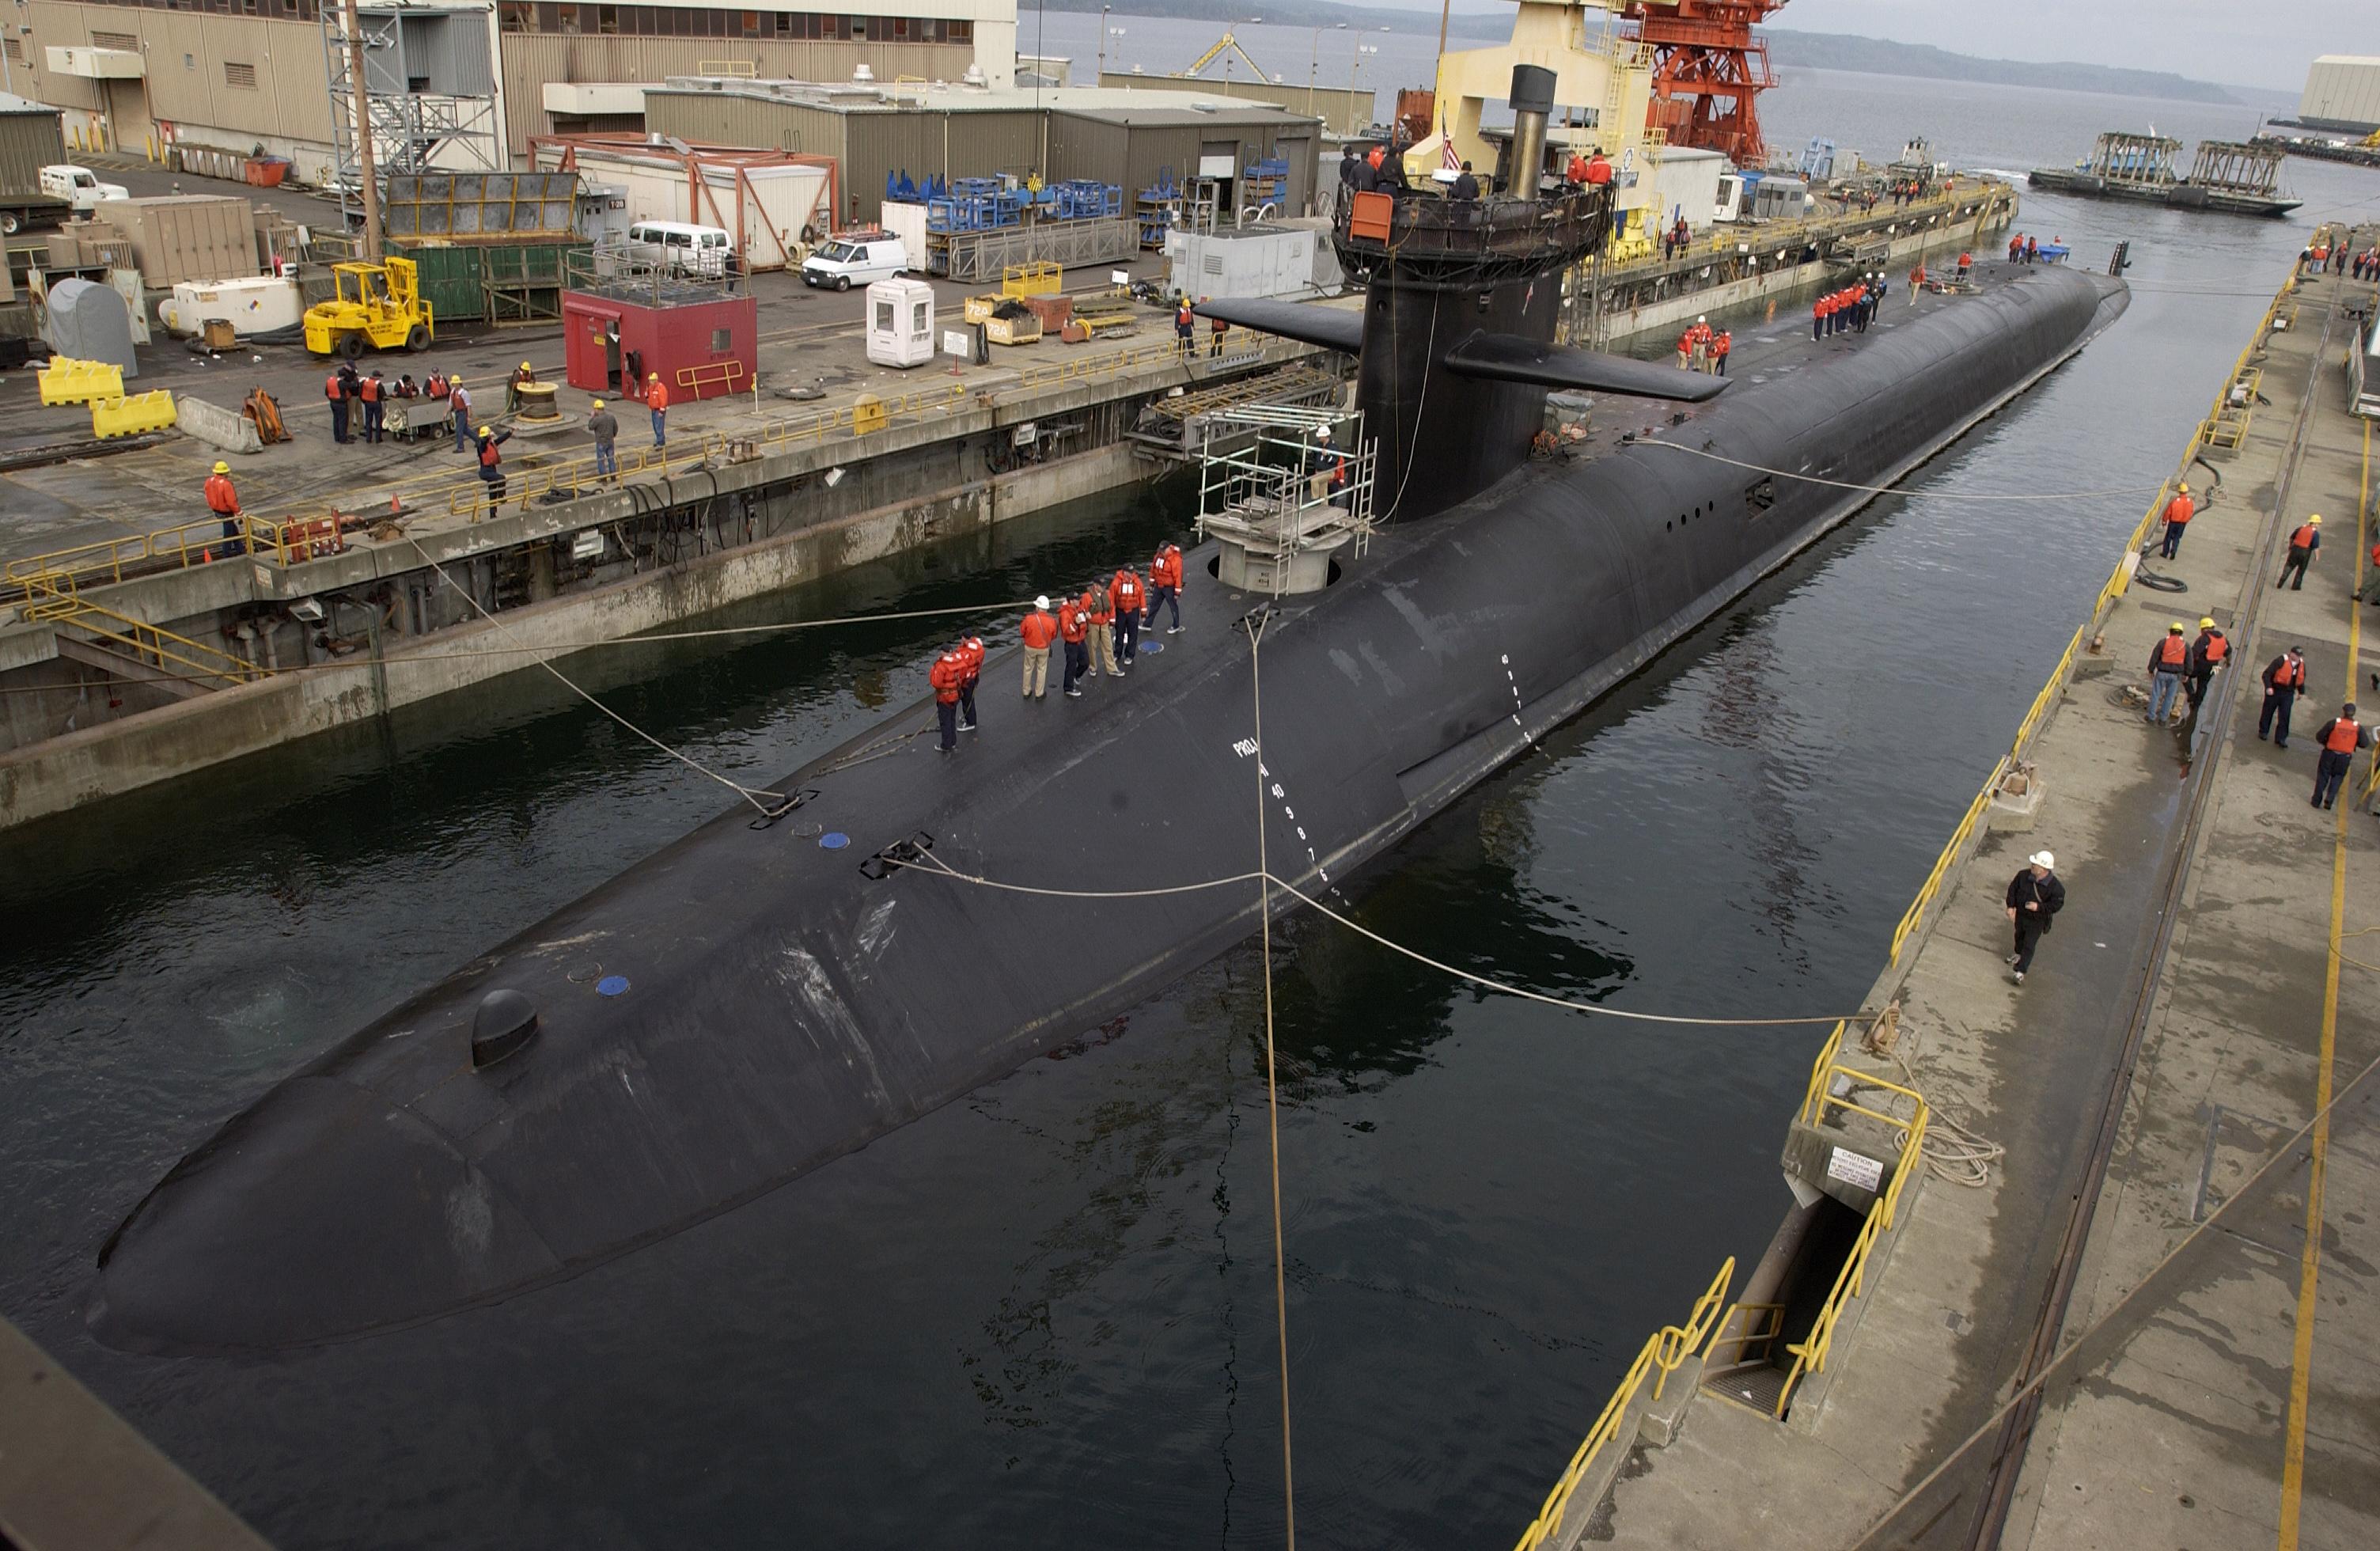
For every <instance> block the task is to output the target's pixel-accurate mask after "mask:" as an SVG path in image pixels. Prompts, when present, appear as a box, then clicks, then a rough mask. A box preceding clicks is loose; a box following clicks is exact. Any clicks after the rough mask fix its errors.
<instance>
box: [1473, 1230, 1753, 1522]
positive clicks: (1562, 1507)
mask: <svg viewBox="0 0 2380 1551" xmlns="http://www.w3.org/2000/svg"><path fill="white" fill-rule="evenodd" d="M1734 1281H1735V1257H1734V1256H1733V1255H1730V1256H1728V1258H1727V1262H1726V1264H1725V1265H1722V1266H1720V1267H1719V1268H1718V1275H1717V1276H1715V1277H1713V1278H1711V1283H1710V1286H1709V1287H1708V1288H1706V1289H1705V1290H1704V1291H1703V1295H1702V1296H1701V1297H1699V1298H1697V1299H1695V1300H1694V1308H1693V1309H1692V1310H1691V1311H1689V1312H1688V1314H1687V1315H1686V1323H1685V1324H1684V1325H1682V1326H1679V1325H1665V1326H1663V1327H1661V1328H1660V1329H1658V1330H1656V1331H1655V1332H1653V1334H1652V1335H1650V1336H1648V1337H1646V1338H1645V1344H1644V1346H1643V1347H1642V1348H1641V1349H1639V1350H1638V1351H1637V1353H1636V1361H1635V1362H1633V1363H1630V1364H1629V1365H1628V1372H1627V1374H1626V1375H1625V1376H1623V1377H1622V1378H1621V1381H1620V1387H1619V1388H1617V1389H1615V1390H1613V1391H1612V1392H1611V1399H1610V1400H1607V1401H1605V1402H1604V1406H1603V1414H1602V1415H1600V1416H1598V1417H1597V1418H1596V1419H1595V1425H1594V1426H1592V1427H1590V1428H1588V1429H1587V1434H1586V1438H1585V1441H1584V1442H1582V1443H1581V1444H1580V1445H1579V1446H1578V1448H1577V1450H1576V1452H1574V1453H1573V1454H1572V1455H1571V1457H1570V1465H1569V1468H1568V1469H1566V1470H1564V1471H1563V1472H1562V1473H1561V1479H1560V1480H1559V1481H1557V1482H1555V1483H1554V1489H1553V1490H1552V1491H1551V1492H1549V1493H1548V1494H1547V1495H1546V1501H1545V1506H1544V1507H1542V1508H1540V1509H1537V1516H1536V1519H1535V1520H1534V1521H1531V1522H1530V1524H1529V1527H1528V1529H1526V1530H1525V1531H1524V1532H1523V1533H1522V1535H1521V1541H1520V1545H1519V1547H1518V1551H1536V1547H1538V1546H1541V1545H1545V1544H1546V1542H1547V1541H1548V1540H1550V1539H1551V1538H1552V1537H1553V1536H1554V1535H1555V1534H1556V1533H1559V1532H1560V1529H1561V1523H1562V1515H1563V1514H1564V1513H1565V1512H1567V1511H1568V1510H1569V1508H1570V1499H1571V1495H1572V1494H1573V1493H1574V1492H1576V1491H1577V1490H1578V1484H1579V1483H1580V1482H1581V1481H1583V1480H1585V1477H1586V1473H1587V1472H1588V1470H1589V1469H1591V1468H1592V1467H1593V1466H1594V1464H1595V1460H1596V1456H1597V1455H1598V1454H1600V1453H1602V1452H1603V1448H1604V1446H1605V1445H1606V1444H1608V1443H1609V1442H1610V1441H1611V1440H1612V1439H1613V1437H1614V1436H1617V1435H1618V1433H1619V1431H1620V1424H1621V1422H1622V1421H1623V1420H1624V1419H1625V1418H1626V1416H1627V1414H1628V1407H1629V1404H1630V1402H1632V1401H1633V1400H1635V1399H1636V1392H1637V1391H1638V1390H1639V1389H1641V1388H1643V1387H1644V1385H1645V1375H1647V1374H1653V1375H1656V1376H1655V1377H1654V1379H1653V1399H1655V1400H1659V1399H1660V1398H1661V1390H1662V1387H1664V1386H1665V1385H1667V1384H1668V1383H1669V1381H1670V1375H1671V1374H1673V1373H1676V1372H1677V1371H1678V1368H1679V1365H1680V1364H1682V1363H1684V1362H1685V1360H1686V1359H1687V1358H1688V1357H1689V1356H1691V1355H1692V1354H1693V1353H1694V1351H1695V1350H1696V1349H1697V1348H1699V1347H1700V1346H1701V1345H1702V1344H1703V1341H1704V1339H1706V1337H1708V1336H1709V1334H1710V1333H1711V1331H1712V1330H1713V1328H1715V1327H1716V1326H1717V1324H1718V1316H1719V1314H1720V1312H1721V1311H1722V1310H1724V1309H1725V1308H1726V1307H1727V1290H1728V1288H1729V1287H1730V1286H1731V1285H1732V1284H1733V1283H1734Z"/></svg>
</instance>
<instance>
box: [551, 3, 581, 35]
mask: <svg viewBox="0 0 2380 1551" xmlns="http://www.w3.org/2000/svg"><path fill="white" fill-rule="evenodd" d="M553 30H555V31H557V32H576V31H577V30H578V7H577V6H554V7H553Z"/></svg>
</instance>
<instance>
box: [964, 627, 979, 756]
mask: <svg viewBox="0 0 2380 1551" xmlns="http://www.w3.org/2000/svg"><path fill="white" fill-rule="evenodd" d="M959 655H960V656H962V657H964V658H965V659H966V675H965V677H964V678H962V679H960V680H959V731H960V732H962V733H972V732H974V731H975V686H976V685H977V683H978V682H980V681H981V679H982V678H983V637H982V636H968V637H967V638H966V639H965V640H964V641H961V642H960V643H959Z"/></svg>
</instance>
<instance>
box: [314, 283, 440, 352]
mask: <svg viewBox="0 0 2380 1551" xmlns="http://www.w3.org/2000/svg"><path fill="white" fill-rule="evenodd" d="M331 279H332V284H333V285H335V286H337V288H338V295H337V296H336V297H334V298H333V299H331V300H329V301H322V302H316V303H315V304H314V305H313V306H311V307H310V308H308V309H306V348H307V349H309V350H310V351H312V352H313V353H314V354H315V355H318V356H332V355H337V356H345V357H346V358H347V359H349V360H354V359H355V358H356V357H358V356H360V355H362V354H363V353H364V346H366V345H370V346H371V347H372V348H373V349H375V350H396V349H406V350H427V349H429V348H430V341H431V338H432V337H433V333H434V320H433V319H432V318H431V315H430V304H429V303H428V302H426V301H423V300H422V299H421V291H420V286H419V277H418V275H417V274H416V273H415V270H414V265H413V261H412V260H410V259H391V260H389V261H387V262H385V263H379V264H334V265H332V266H331Z"/></svg>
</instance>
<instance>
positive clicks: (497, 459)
mask: <svg viewBox="0 0 2380 1551" xmlns="http://www.w3.org/2000/svg"><path fill="white" fill-rule="evenodd" d="M512 439H513V433H512V432H511V431H508V430H490V429H489V428H488V427H486V426H481V427H480V482H481V483H483V484H485V485H486V486H487V487H488V506H489V509H490V510H493V509H494V508H496V507H498V506H501V505H503V504H504V454H502V453H500V452H498V451H496V449H497V448H499V447H501V446H503V445H504V443H505V442H509V441H511V440H512Z"/></svg>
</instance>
